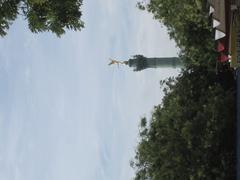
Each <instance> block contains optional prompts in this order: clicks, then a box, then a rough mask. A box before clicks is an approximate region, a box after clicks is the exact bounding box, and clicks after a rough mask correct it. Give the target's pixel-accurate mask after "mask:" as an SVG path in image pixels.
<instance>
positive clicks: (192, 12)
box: [138, 0, 215, 67]
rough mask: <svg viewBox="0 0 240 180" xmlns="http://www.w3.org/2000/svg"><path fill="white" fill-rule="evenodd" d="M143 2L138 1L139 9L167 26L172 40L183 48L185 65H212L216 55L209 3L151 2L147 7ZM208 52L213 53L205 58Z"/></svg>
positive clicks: (186, 0) (192, 0)
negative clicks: (208, 8) (147, 12)
mask: <svg viewBox="0 0 240 180" xmlns="http://www.w3.org/2000/svg"><path fill="white" fill-rule="evenodd" d="M144 2H145V1H143V2H142V3H140V2H139V3H138V7H139V8H140V9H146V10H148V11H149V12H150V13H152V14H153V15H154V18H155V19H156V20H158V21H160V22H161V23H163V24H164V25H165V26H166V27H167V29H168V33H169V35H170V37H171V38H172V39H174V40H175V42H176V43H177V46H178V47H179V48H180V49H181V53H180V54H181V56H182V55H184V58H183V60H185V65H186V66H189V64H195V65H199V64H200V63H201V62H203V61H204V62H205V64H209V66H210V67H211V66H212V64H211V63H212V58H211V56H214V55H215V53H214V41H213V36H212V34H213V30H212V28H211V26H210V23H209V19H208V18H209V17H208V13H207V11H208V10H207V5H206V3H207V0H203V1H202V0H182V1H178V0H150V2H149V3H148V4H145V3H144ZM206 51H208V52H209V51H211V52H212V53H211V54H208V53H207V54H206V55H205V52H206ZM199 56H201V58H199ZM209 56H210V57H209Z"/></svg>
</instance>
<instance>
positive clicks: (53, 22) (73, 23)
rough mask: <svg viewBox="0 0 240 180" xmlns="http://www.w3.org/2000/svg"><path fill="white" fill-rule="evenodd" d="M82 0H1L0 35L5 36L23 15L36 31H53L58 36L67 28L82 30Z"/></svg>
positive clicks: (32, 29)
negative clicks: (19, 16)
mask: <svg viewBox="0 0 240 180" xmlns="http://www.w3.org/2000/svg"><path fill="white" fill-rule="evenodd" d="M81 5H82V0H1V1H0V35H1V36H5V35H6V34H7V30H8V29H9V27H10V24H11V23H12V22H13V21H14V20H15V19H16V18H17V16H18V15H22V16H23V17H24V18H25V19H27V20H28V26H29V29H30V30H31V31H32V32H34V33H38V32H43V31H51V32H53V33H55V34H56V35H57V36H61V35H62V34H64V33H65V30H66V29H70V30H75V31H76V30H81V29H82V28H83V27H84V23H83V21H82V20H81V16H82V12H81V11H80V7H81Z"/></svg>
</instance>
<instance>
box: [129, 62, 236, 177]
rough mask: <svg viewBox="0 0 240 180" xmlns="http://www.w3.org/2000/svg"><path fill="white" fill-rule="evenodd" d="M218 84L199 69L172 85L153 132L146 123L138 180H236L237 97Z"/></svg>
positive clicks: (156, 111) (158, 108)
mask: <svg viewBox="0 0 240 180" xmlns="http://www.w3.org/2000/svg"><path fill="white" fill-rule="evenodd" d="M229 73H231V72H229ZM216 78H218V76H217V75H216V74H215V72H211V71H208V69H207V68H206V67H195V68H194V69H189V70H186V71H183V72H182V74H180V75H179V77H178V78H177V79H176V80H175V81H173V79H170V80H169V81H167V83H168V85H167V86H166V87H165V93H166V95H165V97H164V99H163V102H162V104H161V105H158V106H156V107H155V108H154V111H153V114H152V117H151V120H150V124H149V126H148V125H147V123H146V119H145V118H143V119H142V121H141V126H140V142H139V145H138V147H137V150H136V156H135V161H134V162H133V163H132V166H133V167H135V169H136V177H135V179H136V180H137V179H139V180H140V179H141V180H143V179H152V180H161V179H162V180H172V179H178V180H187V179H191V180H200V179H206V180H208V179H209V180H212V179H224V180H225V179H234V165H235V164H234V154H235V151H234V141H235V140H234V135H235V128H234V127H235V124H234V123H235V122H234V119H235V108H234V107H235V106H234V105H235V96H234V93H235V92H234V91H233V89H232V88H228V90H224V88H223V86H222V85H221V84H219V83H216Z"/></svg>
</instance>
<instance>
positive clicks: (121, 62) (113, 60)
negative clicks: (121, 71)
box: [108, 58, 128, 66]
mask: <svg viewBox="0 0 240 180" xmlns="http://www.w3.org/2000/svg"><path fill="white" fill-rule="evenodd" d="M109 60H110V63H109V64H108V65H109V66H110V65H112V64H117V65H118V66H119V64H127V63H128V62H127V61H118V60H115V59H111V58H109Z"/></svg>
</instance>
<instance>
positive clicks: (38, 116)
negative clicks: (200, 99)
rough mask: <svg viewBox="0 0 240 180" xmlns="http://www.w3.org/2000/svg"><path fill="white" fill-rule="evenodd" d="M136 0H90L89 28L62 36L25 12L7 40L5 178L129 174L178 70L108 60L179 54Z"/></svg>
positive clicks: (0, 110)
mask: <svg viewBox="0 0 240 180" xmlns="http://www.w3.org/2000/svg"><path fill="white" fill-rule="evenodd" d="M135 4H136V1H128V0H121V1H120V0H104V1H103V0H89V1H84V6H83V8H82V9H83V14H84V17H83V19H84V21H85V26H86V27H85V28H84V29H83V30H82V31H81V32H70V31H67V33H66V34H65V35H64V36H62V38H57V37H56V36H55V35H54V34H51V33H41V34H32V33H30V32H29V30H28V29H27V23H26V22H25V21H23V20H22V19H21V18H19V19H18V20H17V21H15V22H14V23H13V25H12V26H11V28H10V30H9V33H8V35H7V36H6V37H5V38H2V39H0V51H1V53H0V99H1V101H0V179H1V180H67V179H70V180H75V179H76V180H79V179H80V180H126V179H131V178H132V177H133V170H132V169H131V168H130V166H129V161H130V159H131V158H132V157H133V156H134V148H135V146H136V145H137V139H138V123H139V119H140V117H142V116H145V115H147V116H149V114H150V112H151V110H152V108H153V106H154V105H156V104H159V103H160V102H161V98H162V92H161V91H160V89H159V81H160V80H161V79H164V78H166V77H168V76H173V75H176V74H177V70H172V69H152V70H145V71H142V72H133V71H132V69H129V68H128V67H119V68H117V67H109V66H107V63H108V62H109V60H108V58H109V57H112V58H117V59H120V60H126V59H128V58H129V57H131V56H132V55H135V54H144V55H145V56H149V57H150V56H151V57H152V56H156V57H160V56H175V55H176V54H177V50H176V48H175V45H174V43H173V42H172V41H170V40H169V38H168V35H167V33H166V30H165V29H164V28H163V27H162V26H161V24H159V23H158V22H157V21H154V20H153V19H152V16H151V15H149V14H147V13H145V12H142V11H139V10H138V9H137V8H136V5H135Z"/></svg>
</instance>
